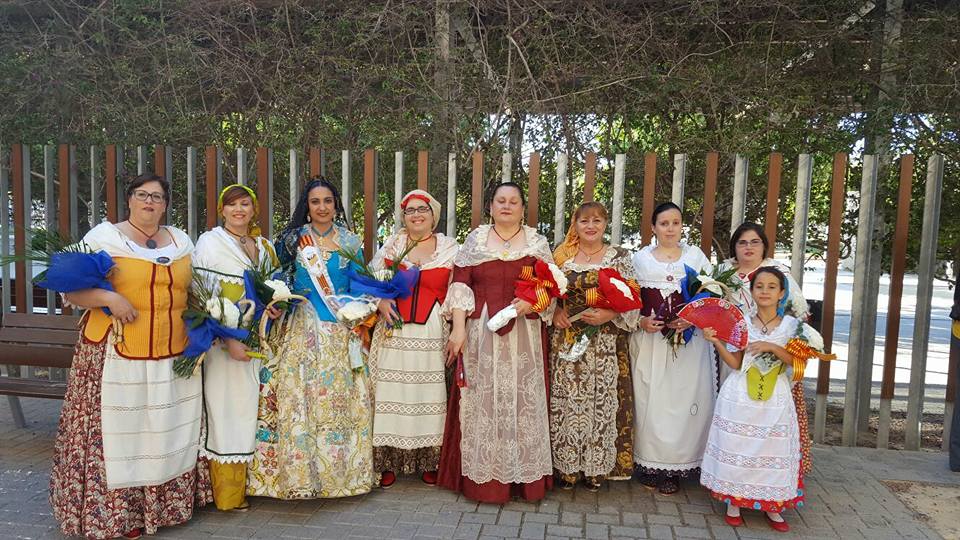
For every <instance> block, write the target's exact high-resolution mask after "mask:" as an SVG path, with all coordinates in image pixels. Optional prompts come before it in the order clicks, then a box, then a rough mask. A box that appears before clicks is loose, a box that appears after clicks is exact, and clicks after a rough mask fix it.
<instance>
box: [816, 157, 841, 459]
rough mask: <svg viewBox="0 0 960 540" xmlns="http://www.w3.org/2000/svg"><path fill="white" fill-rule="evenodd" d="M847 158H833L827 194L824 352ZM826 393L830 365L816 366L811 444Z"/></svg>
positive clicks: (829, 338)
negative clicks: (828, 209) (828, 215)
mask: <svg viewBox="0 0 960 540" xmlns="http://www.w3.org/2000/svg"><path fill="white" fill-rule="evenodd" d="M846 183H847V154H845V153H837V154H834V156H833V175H832V187H831V190H830V225H829V228H828V232H827V267H826V271H825V275H824V279H823V313H822V315H821V317H820V335H822V336H823V347H824V351H825V352H827V353H829V352H831V351H832V350H833V322H834V314H835V313H836V299H837V275H838V274H839V272H840V237H841V235H842V231H841V230H840V226H841V224H842V222H843V211H844V203H845V202H846V189H847V188H846ZM829 393H830V362H819V363H818V366H817V402H816V410H815V414H814V429H813V440H814V442H817V443H822V442H823V440H824V436H825V435H826V420H827V394H829Z"/></svg>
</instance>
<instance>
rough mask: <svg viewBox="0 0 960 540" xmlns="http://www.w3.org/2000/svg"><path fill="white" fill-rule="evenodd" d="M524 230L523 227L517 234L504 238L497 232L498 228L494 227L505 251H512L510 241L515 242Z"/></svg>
mask: <svg viewBox="0 0 960 540" xmlns="http://www.w3.org/2000/svg"><path fill="white" fill-rule="evenodd" d="M522 230H523V227H520V228H518V229H517V232H515V233H513V234H511V235H510V238H504V237H503V235H501V234H500V231H498V230H497V227H496V226H494V227H493V232H494V234H496V235H497V236H498V237H499V238H500V241H501V242H503V249H510V241H511V240H513V239H514V238H515V237H516V236H517V235H518V234H520V231H522Z"/></svg>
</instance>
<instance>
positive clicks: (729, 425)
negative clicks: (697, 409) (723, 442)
mask: <svg viewBox="0 0 960 540" xmlns="http://www.w3.org/2000/svg"><path fill="white" fill-rule="evenodd" d="M713 425H715V426H717V429H719V430H720V431H724V432H726V433H732V434H734V435H742V436H744V437H750V438H751V439H770V438H774V437H776V438H778V439H782V438H786V437H788V436H789V435H790V428H789V426H787V425H786V424H775V425H773V426H769V427H766V426H755V425H753V424H742V423H740V422H733V421H731V420H727V419H726V418H723V417H721V416H714V417H713Z"/></svg>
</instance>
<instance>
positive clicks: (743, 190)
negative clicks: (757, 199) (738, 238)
mask: <svg viewBox="0 0 960 540" xmlns="http://www.w3.org/2000/svg"><path fill="white" fill-rule="evenodd" d="M749 174H750V159H749V158H747V156H744V155H742V154H737V156H736V160H735V162H734V166H733V205H732V210H731V215H730V233H731V234H733V231H735V230H736V229H737V227H739V226H740V224H741V223H743V220H744V219H745V218H746V211H747V177H748V176H749Z"/></svg>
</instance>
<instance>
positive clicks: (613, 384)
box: [550, 202, 640, 491]
mask: <svg viewBox="0 0 960 540" xmlns="http://www.w3.org/2000/svg"><path fill="white" fill-rule="evenodd" d="M607 223H608V220H607V210H606V208H604V207H603V205H602V204H600V203H596V202H587V203H583V204H581V205H580V206H579V207H578V208H577V210H576V212H574V214H573V220H572V223H571V224H570V230H569V232H567V237H566V239H565V240H564V242H563V243H562V244H560V245H559V246H557V249H556V251H554V253H553V258H554V260H555V261H556V263H557V266H559V267H560V269H561V270H563V273H564V274H565V275H566V277H567V283H568V288H567V297H566V299H565V300H564V301H563V303H562V305H561V306H560V307H559V308H558V309H557V310H556V312H554V317H553V338H552V346H551V347H550V443H551V448H552V451H553V466H554V468H555V469H556V471H557V473H558V475H559V477H560V478H559V479H560V482H559V484H560V487H561V488H562V489H570V488H572V487H573V485H574V484H575V483H576V482H577V480H578V478H580V477H581V476H582V477H583V481H584V483H585V484H586V487H587V489H589V490H591V491H596V490H598V489H599V488H600V484H601V482H602V481H603V480H604V479H610V480H626V479H629V478H630V477H631V474H632V473H633V383H632V382H631V377H630V357H629V355H628V354H627V342H628V338H629V335H630V332H631V331H633V330H636V329H637V328H638V325H639V321H640V310H638V309H637V310H632V311H627V312H624V313H617V312H616V311H613V310H612V309H605V308H602V307H596V305H595V303H594V302H592V301H591V299H592V298H596V296H597V291H598V285H599V280H600V277H599V276H600V273H601V271H602V270H604V269H608V270H605V271H606V272H609V269H612V270H616V272H617V273H618V274H619V275H620V276H621V277H622V278H623V280H625V281H623V282H622V283H624V285H625V286H627V284H628V283H629V282H630V281H631V280H634V273H633V265H632V264H631V263H630V253H629V252H628V251H627V250H625V249H623V248H620V247H618V246H613V245H610V244H606V243H604V241H603V234H604V232H605V231H606V228H607ZM591 334H592V335H591ZM581 337H585V338H586V341H585V343H586V347H582V344H581V345H579V346H578V345H576V342H578V341H580V340H581ZM578 349H579V350H578Z"/></svg>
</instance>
